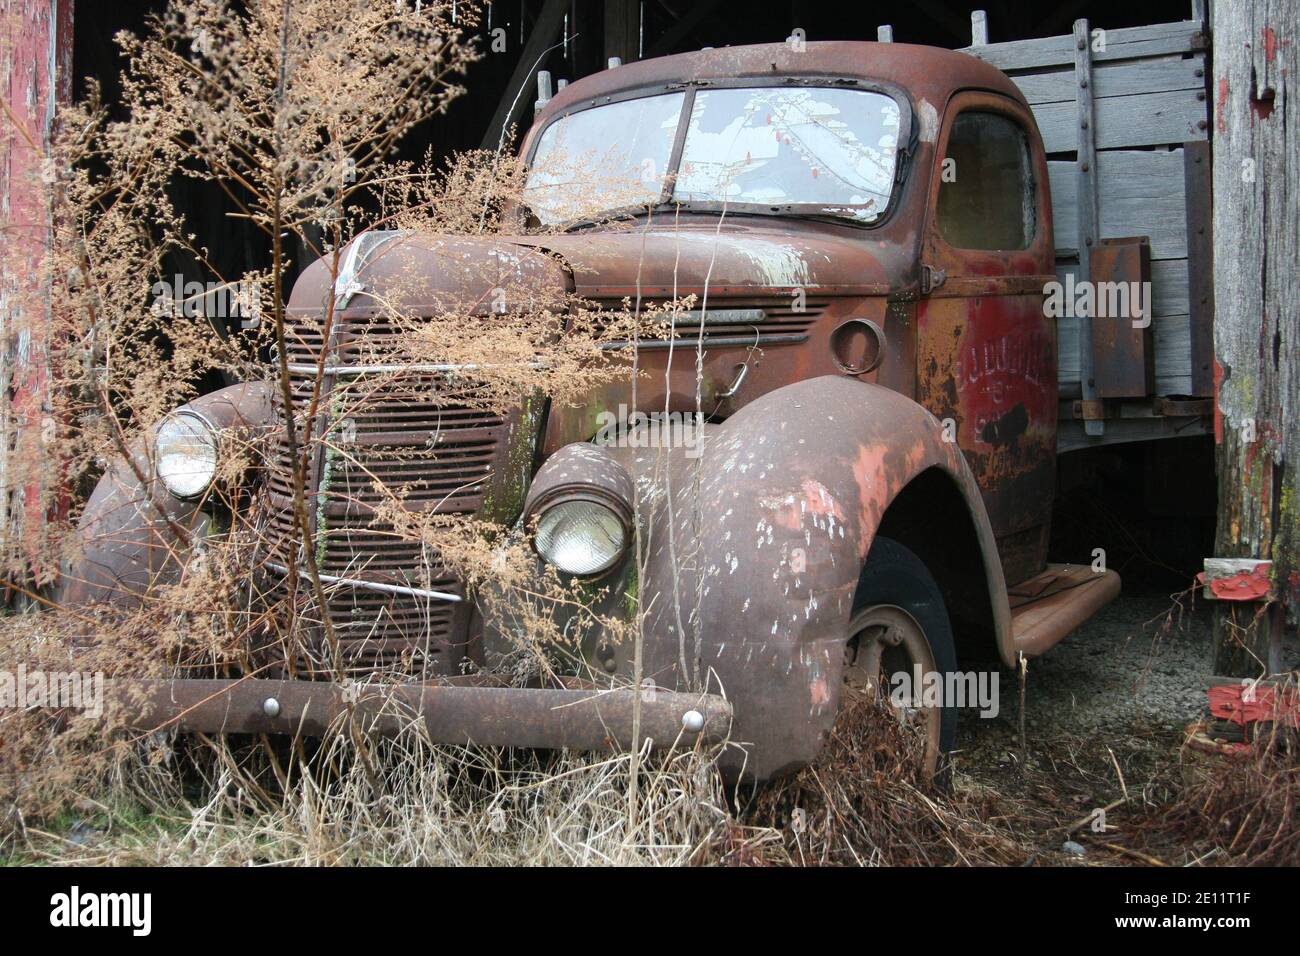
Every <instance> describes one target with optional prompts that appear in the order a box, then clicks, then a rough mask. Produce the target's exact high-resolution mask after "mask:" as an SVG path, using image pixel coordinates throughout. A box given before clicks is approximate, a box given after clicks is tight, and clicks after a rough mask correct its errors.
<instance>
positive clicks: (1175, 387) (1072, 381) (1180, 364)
mask: <svg viewBox="0 0 1300 956" xmlns="http://www.w3.org/2000/svg"><path fill="white" fill-rule="evenodd" d="M1056 328H1057V332H1056V339H1057V361H1056V367H1057V376H1058V378H1059V381H1060V384H1061V385H1063V386H1065V385H1077V384H1078V382H1079V345H1078V328H1079V324H1078V320H1077V319H1073V318H1062V319H1059V320H1058V321H1057V326H1056ZM1188 329H1189V325H1188V317H1187V316H1186V315H1161V316H1155V317H1153V318H1152V319H1151V332H1152V335H1153V337H1154V338H1155V348H1156V393H1157V394H1159V395H1188V394H1191V381H1192V378H1191V374H1190V372H1189V370H1188V362H1187V355H1188V348H1187V341H1188V334H1189V333H1188Z"/></svg>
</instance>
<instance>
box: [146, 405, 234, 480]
mask: <svg viewBox="0 0 1300 956" xmlns="http://www.w3.org/2000/svg"><path fill="white" fill-rule="evenodd" d="M181 420H186V421H187V423H193V424H196V425H197V426H198V427H199V432H198V434H200V435H201V436H202V441H203V442H204V444H206V446H207V447H208V448H209V449H210V461H211V464H210V466H208V467H207V469H206V471H207V474H206V477H204V478H202V480H201V487H200V486H199V483H193V482H192V483H190V484H179V482H178V484H173V482H174V481H177V479H176V477H175V475H169V474H168V472H167V471H165V470H164V460H165V459H166V458H167V457H169V456H168V455H166V454H164V451H163V449H162V442H163V439H164V429H166V428H167V427H168V425H171V424H174V423H176V422H179V421H181ZM219 451H220V447H219V441H218V432H217V427H216V425H214V424H213V423H212V420H211V419H210V418H208V417H207V416H206V415H204V414H203V413H201V412H198V411H195V410H194V409H192V408H178V409H176V410H175V411H173V412H170V413H168V414H167V415H166V416H165V417H164V418H163V419H162V421H160V422H159V423H158V424H157V425H156V426H155V428H154V434H153V471H154V477H156V478H157V479H158V481H160V482H161V483H162V486H163V487H164V488H166V489H167V493H168V494H170V495H172V496H173V497H175V498H178V499H180V500H182V501H193V500H195V499H197V498H201V497H203V496H204V495H206V494H207V493H208V491H209V489H211V487H212V483H213V482H214V481H215V480H216V477H217V465H218V454H219ZM189 474H191V475H194V474H199V475H202V474H203V472H202V471H197V472H190V473H189Z"/></svg>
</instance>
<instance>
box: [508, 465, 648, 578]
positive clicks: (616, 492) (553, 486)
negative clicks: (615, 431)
mask: <svg viewBox="0 0 1300 956" xmlns="http://www.w3.org/2000/svg"><path fill="white" fill-rule="evenodd" d="M634 497H635V485H634V484H633V482H632V477H631V475H630V474H629V473H628V471H627V467H626V466H625V465H624V464H623V463H622V462H621V461H619V460H618V457H617V456H616V455H614V454H613V453H612V452H611V451H610V449H608V448H606V447H604V446H600V445H594V444H592V443H590V442H573V443H571V444H568V445H565V446H564V447H563V448H560V449H559V450H557V451H556V452H555V453H554V454H553V455H551V456H550V457H549V458H547V460H546V462H545V463H544V464H543V465H542V467H541V468H539V469H538V471H537V474H536V475H534V476H533V480H532V484H531V487H530V488H529V490H528V496H527V500H526V501H525V503H524V515H523V518H524V527H525V528H526V529H527V531H528V532H530V538H531V543H532V547H533V551H534V552H535V553H536V554H537V555H538V557H539V558H540V559H541V560H542V561H544V562H546V563H547V564H549V565H550V566H551V567H553V568H555V569H556V570H558V571H559V572H560V573H562V574H565V575H568V576H570V577H575V578H580V579H595V578H600V577H602V576H604V575H606V574H609V573H611V572H613V571H615V570H616V569H617V568H618V567H619V566H620V565H621V564H622V563H623V561H624V559H625V557H626V555H627V552H628V550H629V549H630V547H631V545H632V534H633V524H634V505H633V500H634ZM564 505H570V506H572V505H587V506H594V507H598V508H601V509H603V511H604V512H606V513H607V514H601V515H597V516H594V517H593V516H588V517H587V519H586V520H588V521H593V531H596V528H597V527H598V526H599V525H600V524H601V523H602V519H603V522H604V524H605V525H606V527H605V529H604V532H603V533H605V534H607V535H608V536H609V537H611V538H612V536H613V533H614V529H615V528H616V529H617V533H618V534H619V536H620V537H619V539H618V541H617V546H616V547H614V548H612V549H611V550H610V553H609V554H608V555H606V558H605V560H602V561H599V562H595V561H592V562H591V563H590V565H589V566H584V567H580V568H574V567H572V566H571V565H570V566H566V564H565V563H564V562H563V561H557V560H555V558H556V553H555V550H554V549H548V547H547V543H546V542H545V541H544V540H541V539H542V538H544V537H545V536H544V535H539V531H542V530H544V529H543V526H542V520H543V519H544V518H545V516H546V515H548V514H551V513H552V509H555V508H557V507H561V506H564ZM553 517H556V516H554V515H553ZM597 533H600V532H597ZM602 546H603V542H600V543H596V542H593V543H592V545H591V547H592V549H593V551H594V550H597V549H599V548H600V547H602Z"/></svg>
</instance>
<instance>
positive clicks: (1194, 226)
mask: <svg viewBox="0 0 1300 956" xmlns="http://www.w3.org/2000/svg"><path fill="white" fill-rule="evenodd" d="M1182 152H1183V183H1184V195H1185V204H1184V208H1185V211H1186V214H1187V224H1186V234H1187V278H1188V290H1187V298H1188V303H1189V306H1190V308H1191V312H1192V315H1191V319H1190V324H1191V330H1190V331H1191V336H1190V343H1189V346H1188V347H1189V348H1190V350H1191V355H1190V357H1189V361H1190V363H1191V368H1192V387H1191V390H1190V391H1189V394H1191V395H1213V394H1214V230H1213V224H1212V223H1211V221H1210V220H1211V211H1212V209H1211V193H1210V189H1211V184H1210V177H1211V175H1212V173H1211V169H1210V145H1209V143H1188V144H1187V146H1186V147H1184V149H1183V150H1182Z"/></svg>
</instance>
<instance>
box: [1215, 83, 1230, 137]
mask: <svg viewBox="0 0 1300 956" xmlns="http://www.w3.org/2000/svg"><path fill="white" fill-rule="evenodd" d="M1227 108H1228V78H1227V77H1226V76H1221V77H1219V98H1218V99H1217V100H1216V101H1215V103H1214V128H1215V129H1217V130H1218V131H1219V132H1220V133H1226V132H1227V131H1228V119H1227V117H1226V116H1225V115H1224V114H1225V111H1226V110H1227Z"/></svg>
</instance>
